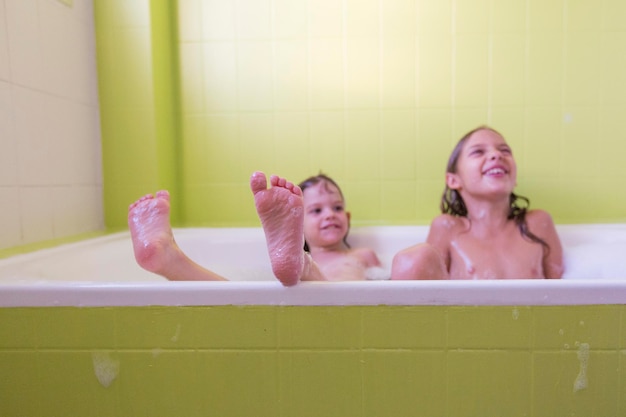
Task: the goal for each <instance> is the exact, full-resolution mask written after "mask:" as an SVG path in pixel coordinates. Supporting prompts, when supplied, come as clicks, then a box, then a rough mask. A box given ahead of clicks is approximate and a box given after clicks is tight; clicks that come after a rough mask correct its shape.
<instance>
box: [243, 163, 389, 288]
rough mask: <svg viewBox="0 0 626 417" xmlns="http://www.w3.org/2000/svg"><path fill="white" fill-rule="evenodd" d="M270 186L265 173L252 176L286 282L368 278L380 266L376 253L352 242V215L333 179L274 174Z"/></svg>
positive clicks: (275, 265)
mask: <svg viewBox="0 0 626 417" xmlns="http://www.w3.org/2000/svg"><path fill="white" fill-rule="evenodd" d="M270 185H271V186H270V188H268V187H267V178H266V176H265V174H264V173H262V172H255V173H254V174H252V177H251V179H250V188H251V189H252V193H253V194H254V201H255V205H256V209H257V213H258V214H259V218H260V219H261V224H262V225H263V230H264V231H265V237H266V240H267V249H268V251H269V255H270V260H271V263H272V270H273V271H274V275H276V277H277V278H278V280H279V281H280V282H282V283H283V285H286V286H291V285H295V284H297V283H298V282H300V281H347V280H364V279H366V278H367V276H368V274H369V272H371V271H372V270H373V269H372V268H376V267H377V268H380V266H381V263H380V260H379V259H378V257H377V256H376V254H375V253H374V251H372V250H371V249H365V248H361V249H351V248H350V246H349V245H348V244H347V242H346V237H347V235H348V231H349V229H350V213H349V212H347V211H346V210H345V201H344V198H343V194H342V193H341V190H340V189H339V186H338V185H337V184H336V183H335V182H334V181H333V180H332V179H331V178H329V177H327V176H325V175H318V176H315V177H311V178H308V179H307V180H305V181H303V182H302V183H301V184H300V186H297V185H295V184H293V183H291V182H289V181H287V180H286V179H284V178H281V177H278V176H275V175H272V176H271V177H270ZM303 247H304V249H303ZM377 273H378V272H377Z"/></svg>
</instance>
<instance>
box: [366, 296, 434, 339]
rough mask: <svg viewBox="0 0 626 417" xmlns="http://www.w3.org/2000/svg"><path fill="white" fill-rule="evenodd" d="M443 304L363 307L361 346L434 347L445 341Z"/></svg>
mask: <svg viewBox="0 0 626 417" xmlns="http://www.w3.org/2000/svg"><path fill="white" fill-rule="evenodd" d="M445 309H446V307H424V306H408V307H405V306H385V307H381V306H368V307H363V348H364V349H368V348H378V349H384V348H389V349H397V348H406V349H408V348H418V349H419V348H436V347H441V346H445V345H446V310H445Z"/></svg>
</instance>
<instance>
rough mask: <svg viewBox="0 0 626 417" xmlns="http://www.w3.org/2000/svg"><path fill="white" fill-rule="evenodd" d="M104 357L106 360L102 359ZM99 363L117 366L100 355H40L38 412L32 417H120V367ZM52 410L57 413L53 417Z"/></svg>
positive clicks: (51, 352) (80, 353)
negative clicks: (104, 364) (63, 416)
mask: <svg viewBox="0 0 626 417" xmlns="http://www.w3.org/2000/svg"><path fill="white" fill-rule="evenodd" d="M94 353H96V360H95V361H94ZM98 355H102V356H98ZM98 357H99V358H100V361H99V360H98ZM105 357H106V358H108V359H103V358H105ZM102 360H105V361H108V362H109V363H116V362H115V361H116V358H115V356H112V355H111V356H109V354H108V353H103V352H90V351H69V350H64V351H46V352H40V353H39V355H38V356H37V386H38V387H39V389H40V392H39V393H38V394H37V398H38V399H39V402H40V404H39V406H40V412H39V414H35V415H66V416H94V417H106V416H113V415H122V414H120V413H119V412H118V404H117V400H118V394H119V389H118V388H119V386H118V378H119V376H120V374H119V368H117V367H116V366H112V367H108V368H107V367H106V366H102ZM51 410H55V411H56V410H60V412H59V413H58V414H54V411H53V412H52V413H51ZM19 415H24V414H19Z"/></svg>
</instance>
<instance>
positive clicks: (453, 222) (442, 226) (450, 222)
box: [430, 214, 467, 233]
mask: <svg viewBox="0 0 626 417" xmlns="http://www.w3.org/2000/svg"><path fill="white" fill-rule="evenodd" d="M466 222H467V219H465V218H464V217H459V216H453V215H451V214H440V215H438V216H437V217H435V218H434V219H433V221H432V223H431V224H430V229H431V231H436V232H438V233H445V232H453V231H455V230H458V229H459V228H465V227H466Z"/></svg>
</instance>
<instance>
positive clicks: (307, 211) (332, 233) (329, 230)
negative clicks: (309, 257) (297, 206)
mask: <svg viewBox="0 0 626 417" xmlns="http://www.w3.org/2000/svg"><path fill="white" fill-rule="evenodd" d="M303 196H304V239H305V240H306V241H307V243H308V244H309V247H310V248H312V247H324V248H328V249H340V248H342V247H343V239H344V237H345V236H346V235H347V234H348V229H349V227H350V213H348V212H346V211H345V205H344V201H343V198H342V197H341V193H340V192H339V190H338V189H337V187H335V186H334V185H332V184H330V183H328V182H326V181H321V182H319V183H318V184H316V185H313V186H311V187H308V188H306V189H305V190H304V193H303Z"/></svg>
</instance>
